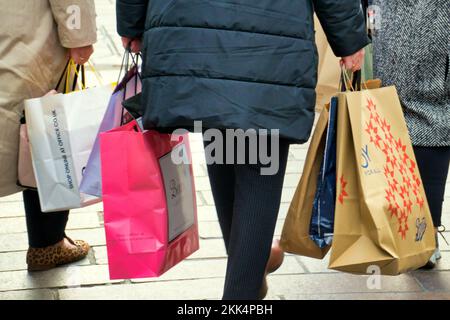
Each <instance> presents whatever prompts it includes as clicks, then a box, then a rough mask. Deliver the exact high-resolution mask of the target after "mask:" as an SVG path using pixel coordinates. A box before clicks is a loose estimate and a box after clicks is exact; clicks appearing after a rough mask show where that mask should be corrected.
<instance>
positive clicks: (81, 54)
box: [69, 45, 94, 64]
mask: <svg viewBox="0 0 450 320" xmlns="http://www.w3.org/2000/svg"><path fill="white" fill-rule="evenodd" d="M92 53H94V47H93V46H92V45H90V46H86V47H80V48H71V49H69V55H70V57H71V58H72V59H73V61H74V62H75V63H76V64H85V63H86V62H87V61H88V60H89V58H90V57H91V55H92Z"/></svg>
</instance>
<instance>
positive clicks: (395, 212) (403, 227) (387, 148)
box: [363, 99, 426, 240]
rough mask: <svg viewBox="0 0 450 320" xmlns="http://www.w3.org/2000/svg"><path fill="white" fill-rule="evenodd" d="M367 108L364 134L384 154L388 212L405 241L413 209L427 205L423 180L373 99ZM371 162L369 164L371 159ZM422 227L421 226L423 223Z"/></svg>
mask: <svg viewBox="0 0 450 320" xmlns="http://www.w3.org/2000/svg"><path fill="white" fill-rule="evenodd" d="M366 107H367V109H368V110H369V112H370V117H369V120H368V121H367V122H366V123H365V128H364V131H365V133H366V134H367V135H368V137H369V146H371V147H372V148H375V149H376V150H378V151H381V152H382V154H383V158H384V165H383V174H384V176H385V178H386V182H387V185H388V186H387V188H386V189H385V199H386V200H387V202H388V205H389V207H388V212H389V213H390V214H391V218H394V217H395V218H396V219H397V222H398V224H399V228H398V233H399V234H400V235H401V237H402V239H403V240H404V239H405V238H406V232H407V231H408V230H409V224H408V220H409V216H410V215H411V214H412V210H413V207H414V206H418V207H419V208H420V210H422V209H423V207H424V204H425V200H424V198H423V197H422V195H421V189H420V185H421V180H420V176H419V173H418V170H417V165H416V162H415V161H414V160H413V159H411V158H410V157H409V155H408V153H407V150H406V144H404V143H403V142H402V140H401V139H400V138H398V139H397V138H396V137H394V135H393V134H392V132H391V125H390V123H389V122H388V121H387V120H386V119H385V118H383V117H381V116H380V114H379V112H378V110H377V107H376V105H375V104H374V102H373V101H372V100H371V99H368V100H367V105H366ZM368 150H369V149H368V147H366V149H365V150H363V154H364V155H365V156H366V157H368ZM365 151H366V152H365ZM368 159H369V160H370V158H368ZM363 164H365V162H364V163H363ZM367 164H368V163H367ZM367 174H373V172H372V173H371V171H370V170H369V171H368V172H367ZM420 224H421V225H422V222H420ZM425 227H426V224H425ZM425 227H421V228H420V233H419V232H418V236H419V237H418V238H420V239H421V238H422V236H423V233H424V232H425ZM422 229H423V230H422Z"/></svg>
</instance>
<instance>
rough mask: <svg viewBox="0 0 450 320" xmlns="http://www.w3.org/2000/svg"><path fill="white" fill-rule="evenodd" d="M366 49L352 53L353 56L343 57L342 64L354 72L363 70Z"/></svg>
mask: <svg viewBox="0 0 450 320" xmlns="http://www.w3.org/2000/svg"><path fill="white" fill-rule="evenodd" d="M364 55H365V51H364V49H361V50H359V51H358V52H356V53H354V54H352V55H351V56H347V57H343V58H342V59H341V66H345V69H347V70H351V71H352V72H355V71H358V70H361V66H362V64H363V61H364Z"/></svg>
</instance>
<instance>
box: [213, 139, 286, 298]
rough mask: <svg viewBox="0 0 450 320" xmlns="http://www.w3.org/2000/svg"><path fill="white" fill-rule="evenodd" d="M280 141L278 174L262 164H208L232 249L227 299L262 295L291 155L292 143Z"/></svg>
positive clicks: (228, 241) (225, 232) (227, 245)
mask: <svg viewBox="0 0 450 320" xmlns="http://www.w3.org/2000/svg"><path fill="white" fill-rule="evenodd" d="M205 145H208V144H207V143H205ZM279 145H280V146H279V170H278V172H277V173H276V174H275V175H261V172H260V169H261V167H263V165H261V164H260V163H259V164H243V165H239V164H236V165H233V164H229V165H227V164H208V173H209V177H210V182H211V188H212V193H213V196H214V201H215V205H216V210H217V214H218V218H219V223H220V227H221V230H222V234H223V239H224V241H225V247H226V250H227V253H228V264H227V271H226V277H225V288H224V294H223V299H225V300H256V299H258V295H259V291H260V289H261V285H262V282H263V278H264V273H265V267H266V264H267V261H268V259H269V256H270V249H271V246H272V239H273V234H274V230H275V224H276V221H277V217H278V211H279V208H280V202H281V193H282V189H283V181H284V175H285V171H286V164H287V159H288V153H289V143H288V142H286V141H283V140H281V141H280V143H279ZM224 155H226V152H224Z"/></svg>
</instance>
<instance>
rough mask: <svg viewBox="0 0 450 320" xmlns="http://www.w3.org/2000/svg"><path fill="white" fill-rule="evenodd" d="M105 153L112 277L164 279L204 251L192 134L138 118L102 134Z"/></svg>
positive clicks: (104, 184)
mask: <svg viewBox="0 0 450 320" xmlns="http://www.w3.org/2000/svg"><path fill="white" fill-rule="evenodd" d="M100 153H101V168H102V183H103V204H104V213H105V217H104V221H105V232H106V245H107V250H108V264H109V272H110V278H111V279H132V278H148V277H158V276H160V275H162V274H163V273H164V272H165V271H167V270H169V269H170V268H171V267H173V266H174V265H176V264H177V263H179V262H180V261H182V260H184V259H185V258H187V257H188V256H189V255H191V254H192V253H193V252H195V251H196V250H198V248H199V236H198V223H197V209H196V201H195V187H194V179H193V172H192V165H191V153H190V147H189V140H188V136H187V134H185V135H180V136H174V135H170V134H161V133H158V132H156V131H146V132H141V131H140V129H139V127H138V125H137V123H136V121H133V122H130V123H128V124H126V125H124V126H122V127H120V128H117V129H114V130H111V131H108V132H105V133H102V134H101V135H100Z"/></svg>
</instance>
